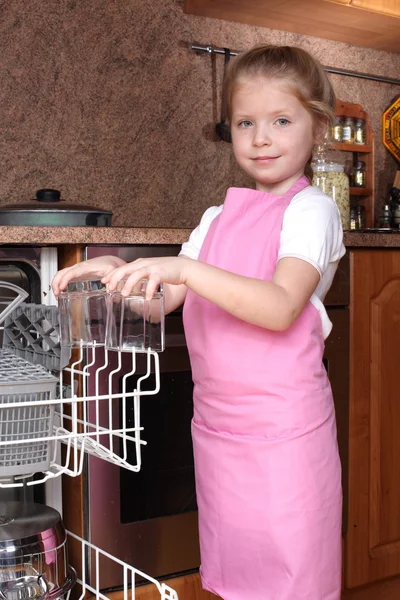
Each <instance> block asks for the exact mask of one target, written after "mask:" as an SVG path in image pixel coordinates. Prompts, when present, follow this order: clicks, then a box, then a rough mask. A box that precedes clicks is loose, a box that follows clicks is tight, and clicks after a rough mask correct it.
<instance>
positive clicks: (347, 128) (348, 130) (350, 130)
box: [342, 117, 355, 144]
mask: <svg viewBox="0 0 400 600" xmlns="http://www.w3.org/2000/svg"><path fill="white" fill-rule="evenodd" d="M354 131H355V123H354V119H353V117H346V118H345V120H344V123H343V138H342V141H343V142H346V143H347V144H352V143H353V142H354Z"/></svg>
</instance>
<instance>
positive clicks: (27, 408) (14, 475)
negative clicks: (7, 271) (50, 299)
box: [0, 282, 60, 481]
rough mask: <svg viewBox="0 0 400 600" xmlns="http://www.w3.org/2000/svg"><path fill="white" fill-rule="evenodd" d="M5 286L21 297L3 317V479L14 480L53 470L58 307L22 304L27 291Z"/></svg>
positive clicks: (0, 384)
mask: <svg viewBox="0 0 400 600" xmlns="http://www.w3.org/2000/svg"><path fill="white" fill-rule="evenodd" d="M0 287H4V288H8V289H9V290H11V291H13V292H14V293H15V294H16V297H15V298H14V300H13V301H12V302H11V303H10V304H9V305H8V306H7V307H6V309H5V310H3V312H1V314H0V323H4V336H3V348H2V349H0V481H10V480H13V479H19V478H23V477H29V476H31V475H32V474H33V473H37V472H43V471H46V470H47V469H48V468H49V467H50V461H51V459H52V452H53V447H52V446H53V442H51V441H49V440H48V439H46V438H47V437H49V436H51V435H52V433H53V418H54V408H55V405H54V403H53V404H48V401H49V400H52V399H54V398H55V397H56V387H57V383H58V379H57V378H56V377H54V376H53V375H52V374H51V373H50V372H49V371H48V370H47V369H50V368H54V367H55V366H58V367H59V364H60V357H59V356H56V354H57V352H58V349H59V344H57V340H56V336H57V326H56V323H55V315H54V314H53V313H54V311H57V308H56V307H45V306H42V305H39V306H34V305H21V302H22V301H23V300H24V299H25V298H26V296H27V294H26V292H24V290H22V289H20V288H18V287H17V286H14V285H13V284H9V283H6V282H0ZM52 309H53V310H52ZM27 357H29V358H30V359H31V361H32V362H30V360H26V358H27ZM57 359H58V360H57ZM35 363H36V364H35ZM37 363H41V364H37ZM43 364H45V366H46V367H47V369H46V368H45V367H44V366H42V365H43ZM19 404H20V406H18V405H19Z"/></svg>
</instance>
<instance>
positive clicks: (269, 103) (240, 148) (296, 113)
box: [231, 76, 315, 195]
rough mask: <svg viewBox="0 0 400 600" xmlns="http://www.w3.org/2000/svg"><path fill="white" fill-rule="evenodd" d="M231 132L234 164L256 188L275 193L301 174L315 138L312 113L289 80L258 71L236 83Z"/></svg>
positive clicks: (281, 190) (284, 190)
mask: <svg viewBox="0 0 400 600" xmlns="http://www.w3.org/2000/svg"><path fill="white" fill-rule="evenodd" d="M231 133H232V144H233V151H234V154H235V158H236V160H237V162H238V164H239V165H240V166H241V167H242V169H243V170H244V171H245V172H246V173H247V174H248V175H250V177H252V178H253V179H255V181H256V184H257V186H256V187H257V189H258V190H260V191H262V192H269V193H273V194H278V195H281V194H284V193H285V192H286V191H287V190H288V189H289V188H290V187H291V186H292V184H293V183H294V182H295V181H296V180H297V179H298V178H299V177H301V176H302V175H303V174H304V167H305V165H306V163H307V161H308V159H309V157H310V155H311V152H312V147H313V145H314V142H315V139H314V123H313V119H312V117H311V115H310V113H309V112H308V111H307V110H306V109H305V108H304V106H303V105H302V104H301V102H300V101H299V100H298V99H297V98H296V96H294V95H293V93H292V92H290V90H289V88H288V86H287V84H285V83H284V82H283V81H279V80H276V79H267V78H265V77H262V76H252V77H247V78H246V79H243V80H242V81H241V82H240V83H238V84H237V86H236V88H235V90H234V93H233V98H232V118H231Z"/></svg>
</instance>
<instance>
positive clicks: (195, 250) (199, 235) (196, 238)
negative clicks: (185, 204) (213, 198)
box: [179, 206, 222, 260]
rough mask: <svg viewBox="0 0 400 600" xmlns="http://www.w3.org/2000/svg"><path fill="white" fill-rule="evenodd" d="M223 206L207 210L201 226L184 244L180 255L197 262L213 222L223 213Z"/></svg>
mask: <svg viewBox="0 0 400 600" xmlns="http://www.w3.org/2000/svg"><path fill="white" fill-rule="evenodd" d="M221 211H222V206H211V207H210V208H208V209H207V210H206V212H205V213H204V215H203V216H202V218H201V221H200V224H199V225H198V226H197V227H196V229H194V230H193V231H192V233H191V234H190V237H189V240H188V241H187V242H185V243H184V244H182V248H181V251H180V253H179V254H183V255H184V256H187V257H188V258H193V259H194V260H197V259H198V258H199V254H200V250H201V247H202V245H203V242H204V240H205V238H206V235H207V233H208V230H209V228H210V225H211V223H212V222H213V220H214V219H215V218H216V217H217V216H218V215H219V214H220V213H221Z"/></svg>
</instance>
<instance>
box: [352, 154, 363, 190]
mask: <svg viewBox="0 0 400 600" xmlns="http://www.w3.org/2000/svg"><path fill="white" fill-rule="evenodd" d="M351 184H352V186H353V187H366V185H367V172H366V170H365V162H364V161H362V160H356V161H355V163H354V165H353V171H352V174H351Z"/></svg>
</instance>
